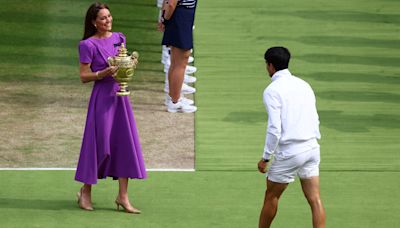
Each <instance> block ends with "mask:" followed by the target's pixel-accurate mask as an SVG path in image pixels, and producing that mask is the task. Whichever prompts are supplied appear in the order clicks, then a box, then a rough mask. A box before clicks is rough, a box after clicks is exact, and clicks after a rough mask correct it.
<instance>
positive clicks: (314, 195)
mask: <svg viewBox="0 0 400 228" xmlns="http://www.w3.org/2000/svg"><path fill="white" fill-rule="evenodd" d="M264 58H265V61H266V68H267V71H268V74H269V75H270V76H271V79H272V82H271V84H270V85H269V86H268V87H267V88H266V89H265V90H264V94H263V101H264V104H265V107H266V109H267V112H268V128H267V134H266V140H265V147H264V153H263V156H262V159H261V160H260V161H259V162H258V170H259V171H260V172H262V173H266V168H267V166H268V163H269V161H270V160H271V158H272V157H273V161H272V164H271V166H270V167H269V169H268V172H267V190H266V192H265V199H264V205H263V208H262V210H261V214H260V220H259V228H269V227H270V225H271V223H272V220H273V219H274V217H275V215H276V212H277V208H278V200H279V198H280V196H281V195H282V193H283V191H284V190H285V189H286V187H287V186H288V185H289V183H291V182H293V181H294V179H295V176H299V178H300V181H301V186H302V189H303V192H304V195H305V197H306V199H307V201H308V203H309V205H310V207H311V211H312V222H313V227H314V228H325V210H324V207H323V204H322V201H321V197H320V187H319V163H320V151H319V144H318V141H317V140H318V139H320V138H321V135H320V132H319V118H318V113H317V109H316V100H315V95H314V92H313V90H312V89H311V87H310V85H309V84H308V83H307V82H305V81H303V80H302V79H300V78H298V77H295V76H293V75H292V74H291V73H290V72H289V70H288V65H289V60H290V52H289V50H288V49H287V48H284V47H272V48H270V49H268V50H267V51H266V52H265V55H264Z"/></svg>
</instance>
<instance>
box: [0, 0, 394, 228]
mask: <svg viewBox="0 0 400 228" xmlns="http://www.w3.org/2000/svg"><path fill="white" fill-rule="evenodd" d="M106 2H107V3H108V4H109V5H110V7H111V10H112V11H111V12H112V14H113V17H114V28H113V30H114V31H121V32H124V33H125V34H126V36H127V40H128V44H127V45H128V47H132V48H134V49H136V50H138V51H139V52H140V53H141V58H142V60H141V65H140V69H139V68H138V70H137V75H136V76H135V81H134V83H131V84H132V85H133V88H143V87H145V88H148V87H150V86H151V83H153V82H159V81H163V74H162V72H161V70H162V65H161V64H160V63H159V58H160V51H161V47H160V45H159V43H160V40H161V34H159V33H157V32H156V31H155V26H156V23H155V22H156V20H157V16H158V10H157V8H156V6H155V1H153V0H134V1H127V0H114V1H113V0H110V1H106ZM90 3H91V1H86V0H85V1H76V0H68V1H60V0H53V1H51V0H35V1H33V0H32V1H19V0H18V1H3V4H2V5H3V6H2V8H1V9H0V32H1V36H2V38H1V39H0V94H1V95H0V110H1V111H0V117H1V120H0V129H1V130H0V131H1V132H2V136H3V137H2V138H0V140H1V141H0V144H1V145H0V160H1V164H2V165H3V166H5V168H6V165H7V164H9V163H10V161H12V160H13V159H14V160H18V156H23V157H24V158H27V159H23V162H22V164H21V167H33V166H35V165H37V163H36V162H40V161H42V160H46V161H49V164H48V165H51V163H52V162H56V161H59V160H60V157H59V156H61V155H62V153H65V154H64V155H62V159H65V166H68V167H74V165H75V164H76V160H75V159H76V158H77V156H78V153H79V148H80V142H81V136H82V134H81V132H82V127H83V126H81V125H79V126H74V124H70V125H68V126H65V124H64V125H63V124H61V123H63V122H65V121H68V120H69V121H72V122H71V123H74V121H84V119H82V118H84V117H76V114H77V113H85V112H86V104H87V103H86V102H87V97H88V96H89V95H88V94H89V92H90V89H91V86H82V85H81V83H80V82H79V79H78V68H77V66H78V59H77V42H78V41H79V40H80V39H81V34H82V26H83V17H84V14H85V11H86V9H87V7H88V6H89V5H90ZM399 11H400V2H399V1H396V0H381V1H367V0H347V1H344V0H337V1H320V0H317V1H311V0H304V1H294V0H284V1H266V0H249V1H238V0H218V1H212V0H200V1H199V2H198V8H197V11H196V20H195V25H196V28H195V66H196V67H197V68H198V72H197V73H196V77H197V78H198V81H197V82H196V85H195V86H196V89H197V93H196V94H195V102H196V105H197V106H198V108H199V110H198V111H197V113H196V114H195V152H196V160H195V166H196V167H195V168H196V172H150V173H149V178H148V180H146V181H131V182H130V189H129V190H130V197H131V201H132V202H133V204H134V205H135V206H137V207H138V208H140V209H141V210H142V211H143V214H142V215H139V216H137V215H129V214H126V213H116V212H115V211H114V210H115V205H114V204H113V201H114V198H115V196H116V193H117V184H116V182H113V181H111V180H110V179H108V180H104V181H99V184H98V186H95V187H94V189H93V201H94V205H93V206H94V207H95V209H96V211H95V212H92V213H91V212H84V211H82V210H80V209H79V208H78V207H77V204H76V201H75V198H74V197H75V195H74V194H75V192H76V191H77V190H78V189H79V186H80V184H79V183H76V182H74V181H73V176H74V171H4V170H3V171H0V226H1V227H7V228H8V227H56V226H57V227H128V226H130V227H140V228H158V227H163V228H186V227H193V228H204V227H213V228H214V227H216V228H217V227H218V228H226V227H237V228H245V227H256V226H257V223H258V215H259V211H260V208H261V204H262V199H263V194H264V190H265V189H264V185H265V178H264V177H263V176H262V175H261V174H259V173H257V171H256V163H257V162H258V160H259V158H260V156H261V154H262V149H263V145H264V138H265V129H266V126H267V123H266V121H267V115H266V113H265V110H264V107H263V104H262V92H263V90H264V88H265V87H266V86H267V85H268V84H269V82H270V79H269V76H268V75H267V74H266V71H265V63H264V60H263V54H264V52H265V50H266V49H267V48H268V47H271V46H276V45H280V46H286V47H288V48H289V50H290V51H291V53H292V60H291V63H290V67H289V68H290V70H291V72H292V73H293V74H294V75H297V76H299V77H301V78H303V79H305V80H306V81H308V82H309V83H310V84H311V86H312V87H313V89H314V91H315V93H316V96H317V107H318V111H319V114H320V121H321V126H320V130H321V134H322V140H321V141H320V145H321V159H322V160H321V167H320V168H321V173H320V176H321V194H322V198H323V200H324V204H325V209H326V214H327V227H332V228H342V227H346V228H378V227H379V228H380V227H385V228H395V227H398V220H399V218H400V217H399V211H400V206H399V204H398V202H399V201H400V193H399V191H398V189H399V187H400V181H399V180H400V153H399V149H400V141H399V140H398V138H399V135H400V114H399V113H400V65H399V63H400V14H399ZM131 37H132V38H131ZM133 37H134V38H133ZM130 38H131V40H130ZM60 72H63V73H60ZM82 94H83V95H82ZM160 105H161V104H160ZM71 116H75V117H74V119H68V118H69V117H71ZM17 117H18V118H17ZM60 118H61V119H62V120H63V121H60ZM75 118H77V119H75ZM79 118H81V119H79ZM32 119H35V120H41V121H44V120H48V121H50V122H51V124H48V125H45V126H42V125H40V126H38V125H35V123H33V124H32V122H31V120H32ZM16 129H17V130H18V131H16ZM38 129H41V130H43V131H44V132H45V134H40V132H38ZM7 132H13V133H15V134H16V135H11V134H7ZM32 135H39V136H40V137H37V138H33V139H34V140H32V141H29V143H24V142H26V140H24V139H25V138H24V137H28V136H32ZM16 140H17V141H16ZM18 140H19V141H18ZM57 140H59V141H57ZM49 141H51V142H52V144H48V142H49ZM11 144H12V145H18V147H10V146H9V145H11ZM52 150H53V151H54V153H52V154H51V156H47V157H46V159H43V156H44V155H43V154H42V153H43V151H52ZM60 154H61V155H60ZM62 161H63V160H62ZM7 162H8V163H7ZM45 165H46V164H45ZM49 167H50V166H49ZM273 227H294V228H308V227H311V213H310V211H309V208H308V205H307V204H306V201H305V199H304V197H303V195H302V192H301V190H300V186H299V182H298V181H296V182H295V183H294V184H291V185H290V186H289V187H288V190H287V191H286V192H285V193H284V195H283V196H282V198H281V201H280V207H279V211H278V214H277V217H276V219H275V221H274V223H273Z"/></svg>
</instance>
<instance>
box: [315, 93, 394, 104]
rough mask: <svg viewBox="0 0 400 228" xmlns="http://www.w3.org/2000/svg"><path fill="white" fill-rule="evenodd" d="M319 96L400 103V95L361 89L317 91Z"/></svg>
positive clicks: (356, 100)
mask: <svg viewBox="0 0 400 228" xmlns="http://www.w3.org/2000/svg"><path fill="white" fill-rule="evenodd" d="M316 95H317V97H320V98H324V99H328V100H335V101H354V102H382V103H385V102H390V103H400V95H399V94H393V93H382V92H361V91H326V92H317V93H316Z"/></svg>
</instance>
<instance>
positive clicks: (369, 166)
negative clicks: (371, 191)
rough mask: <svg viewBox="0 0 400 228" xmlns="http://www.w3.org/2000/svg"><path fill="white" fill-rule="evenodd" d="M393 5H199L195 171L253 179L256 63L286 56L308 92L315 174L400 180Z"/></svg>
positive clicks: (261, 71)
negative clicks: (316, 133)
mask: <svg viewBox="0 0 400 228" xmlns="http://www.w3.org/2000/svg"><path fill="white" fill-rule="evenodd" d="M399 9H400V4H399V3H398V2H396V1H378V2H377V1H375V2H371V1H366V0H351V1H333V2H326V1H301V2H299V1H283V2H273V1H263V0H252V1H246V2H242V1H223V0H222V1H201V2H199V9H198V11H197V17H196V30H195V33H196V36H195V38H196V66H197V67H198V68H199V71H198V73H197V76H198V78H199V79H198V83H197V85H196V86H197V89H198V91H199V93H197V94H196V103H197V104H198V105H199V107H200V109H199V111H198V112H197V113H196V151H197V163H196V164H197V168H198V169H199V170H254V167H255V163H256V161H257V160H258V159H259V158H260V157H261V154H262V150H263V145H264V140H265V138H264V137H265V129H266V120H267V114H266V112H265V109H264V106H263V104H262V92H263V90H264V88H265V87H266V86H267V85H268V84H269V83H270V79H269V76H268V75H267V73H266V70H265V63H264V59H263V54H264V52H265V50H266V49H267V48H269V47H271V46H276V45H279V46H286V47H288V48H289V49H290V50H291V52H292V56H293V57H292V60H291V63H290V66H289V68H290V70H291V72H292V73H293V74H295V75H297V76H300V77H301V78H304V79H305V80H306V81H308V82H309V83H310V84H311V85H312V87H313V88H314V90H315V93H316V96H317V103H318V104H317V107H318V111H319V114H320V120H321V132H322V140H321V141H320V144H321V151H322V164H321V169H322V170H338V171H340V170H376V171H382V170H389V171H399V170H400V162H399V160H400V155H399V148H400V143H399V142H400V141H399V140H398V139H397V138H398V135H400V125H399V123H400V115H399V112H400V92H399V91H400V67H399V64H398V63H399V60H400V58H399V56H400V38H399V37H400V29H399V24H400V21H399V18H400V17H399V16H400V14H399V13H398V10H399Z"/></svg>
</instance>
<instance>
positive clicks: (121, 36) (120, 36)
mask: <svg viewBox="0 0 400 228" xmlns="http://www.w3.org/2000/svg"><path fill="white" fill-rule="evenodd" d="M118 34H119V39H120V42H121V43H124V44H125V47H126V37H125V35H124V34H123V33H122V32H119V33H118Z"/></svg>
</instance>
